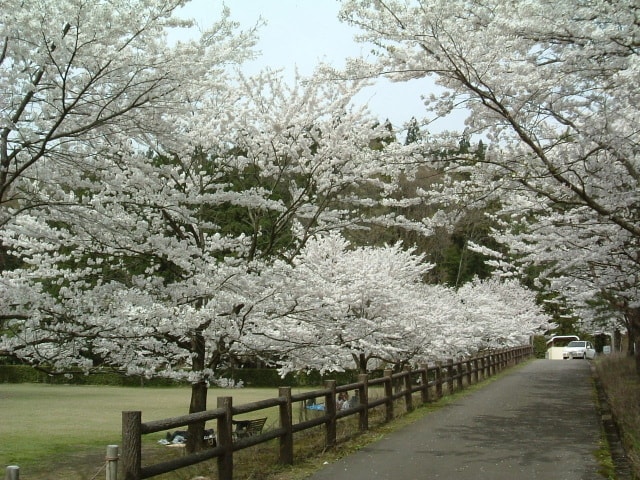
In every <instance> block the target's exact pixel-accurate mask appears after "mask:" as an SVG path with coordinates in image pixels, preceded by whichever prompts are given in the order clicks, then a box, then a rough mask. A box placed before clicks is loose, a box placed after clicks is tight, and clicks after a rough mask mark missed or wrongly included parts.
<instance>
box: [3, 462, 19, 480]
mask: <svg viewBox="0 0 640 480" xmlns="http://www.w3.org/2000/svg"><path fill="white" fill-rule="evenodd" d="M5 478H6V480H20V467H19V466H18V465H9V466H8V467H7V473H6V475H5Z"/></svg>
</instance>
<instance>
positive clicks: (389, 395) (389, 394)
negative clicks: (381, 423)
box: [383, 368, 393, 422]
mask: <svg viewBox="0 0 640 480" xmlns="http://www.w3.org/2000/svg"><path fill="white" fill-rule="evenodd" d="M383 375H384V379H385V382H384V398H385V399H386V416H385V421H386V422H390V421H391V420H393V381H392V378H391V375H393V371H392V370H391V369H388V368H387V369H385V370H384V373H383Z"/></svg>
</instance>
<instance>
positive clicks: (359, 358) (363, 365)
mask: <svg viewBox="0 0 640 480" xmlns="http://www.w3.org/2000/svg"><path fill="white" fill-rule="evenodd" d="M351 357H352V358H353V360H354V361H355V362H356V367H357V368H358V372H359V373H367V363H369V360H368V359H367V356H366V355H365V354H364V353H359V354H355V353H353V352H352V353H351Z"/></svg>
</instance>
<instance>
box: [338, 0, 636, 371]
mask: <svg viewBox="0 0 640 480" xmlns="http://www.w3.org/2000/svg"><path fill="white" fill-rule="evenodd" d="M637 16H638V5H637V4H636V3H634V2H631V1H628V0H617V1H613V2H588V3H578V4H575V3H571V4H569V3H564V4H558V3H557V2H551V1H549V0H535V1H526V2H503V1H499V0H495V1H493V0H492V1H489V2H485V1H483V2H476V1H465V0H460V1H456V0H454V1H449V0H447V1H445V0H422V1H396V0H376V1H368V0H347V1H344V2H343V10H342V17H343V19H345V20H346V21H347V22H349V23H351V24H353V25H356V26H359V27H361V29H362V35H361V39H362V40H365V41H368V42H371V43H373V44H375V45H376V46H377V47H378V51H379V62H378V63H377V64H376V65H374V66H368V67H367V71H366V73H368V74H372V73H373V74H385V75H388V76H389V77H391V78H392V79H394V80H397V81H406V80H409V79H412V78H418V77H426V76H432V77H433V78H434V80H435V81H436V82H437V83H438V84H439V85H441V86H442V87H444V88H445V91H444V93H442V94H438V95H435V94H432V95H428V94H425V106H426V108H427V112H429V114H430V115H431V117H430V118H431V119H432V118H435V117H440V116H446V115H447V114H448V113H450V112H451V111H452V110H454V109H459V108H464V109H466V110H467V111H468V114H469V116H468V119H467V121H466V127H465V128H466V130H465V132H464V134H465V135H466V136H472V135H482V136H484V138H486V139H488V140H489V142H490V144H489V147H488V148H487V150H486V152H485V154H484V155H483V156H482V157H481V158H477V157H473V156H463V155H461V156H459V158H447V159H446V162H442V163H441V165H440V166H441V167H442V168H444V169H445V171H446V173H447V174H448V175H449V176H448V180H446V181H444V182H443V188H441V189H439V190H437V191H436V190H435V189H434V190H431V191H429V192H425V199H428V200H429V201H434V202H436V203H440V204H461V205H477V206H479V207H481V206H483V205H486V204H487V202H490V201H492V202H496V201H497V202H500V205H502V210H501V211H500V212H499V214H500V216H501V219H502V220H504V221H505V223H506V224H508V225H511V226H513V227H514V228H509V229H508V230H507V231H506V232H505V233H504V235H503V236H502V237H501V238H502V240H503V241H505V242H506V243H507V244H508V245H510V246H511V247H513V255H514V257H516V258H518V260H521V261H522V262H521V263H520V265H525V264H527V263H528V264H530V263H534V264H538V265H542V266H546V267H548V271H543V272H542V276H543V277H549V278H553V281H549V282H543V283H544V285H545V286H547V287H549V288H554V289H557V290H559V291H561V292H564V294H565V296H567V297H569V296H571V297H572V298H573V299H574V300H575V302H574V303H576V304H578V303H580V304H582V305H583V306H584V305H586V303H585V300H587V299H591V300H593V299H594V296H600V297H607V298H610V299H613V301H612V302H611V303H610V304H611V305H616V304H618V305H625V306H626V307H624V308H625V314H626V315H627V316H628V318H629V319H630V325H631V331H632V332H634V331H636V332H637V331H640V329H639V327H640V309H639V307H640V303H639V302H640V298H639V297H638V295H637V294H638V283H637V280H638V278H637V270H638V261H639V257H638V251H639V248H638V247H639V246H640V245H639V239H640V222H639V218H638V211H640V210H639V209H638V202H639V196H638V192H639V191H640V190H639V189H638V188H637V186H638V180H639V176H638V171H639V167H640V165H639V164H638V148H637V146H638V141H639V137H638V130H637V128H636V125H637V124H638V120H639V110H638V105H639V101H640V97H639V96H638V95H639V89H638V78H639V76H638V74H637V72H638V68H639V65H640V62H639V60H638V45H639V41H638V38H639V29H638V22H637ZM362 69H363V64H362V62H354V64H353V71H354V72H356V73H357V74H358V75H362V73H363V72H362ZM459 135H460V134H458V137H457V138H458V139H459V138H460V137H459ZM432 138H433V139H434V140H432V142H433V143H431V145H432V146H433V147H434V148H436V145H437V144H439V145H443V144H444V145H447V144H448V145H451V140H453V139H456V136H455V135H453V136H452V135H449V136H448V137H447V136H444V135H443V136H440V138H437V136H435V135H434V136H433V137H432ZM438 140H441V142H438ZM447 142H449V143H447ZM515 224H517V226H515ZM525 256H526V258H525ZM498 261H499V262H503V263H508V261H509V259H505V258H502V259H499V260H498ZM576 295H577V296H576ZM638 353H640V349H638ZM638 359H639V362H640V356H638ZM639 367H640V363H639ZM639 371H640V369H639Z"/></svg>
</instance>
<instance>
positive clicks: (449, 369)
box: [447, 358, 453, 395]
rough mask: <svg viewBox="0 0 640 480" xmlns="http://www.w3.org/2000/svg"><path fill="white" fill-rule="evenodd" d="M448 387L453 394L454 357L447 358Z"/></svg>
mask: <svg viewBox="0 0 640 480" xmlns="http://www.w3.org/2000/svg"><path fill="white" fill-rule="evenodd" d="M447 389H448V393H449V395H451V394H452V393H453V358H450V359H448V360H447Z"/></svg>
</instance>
